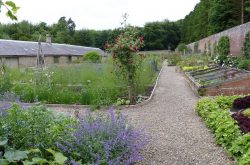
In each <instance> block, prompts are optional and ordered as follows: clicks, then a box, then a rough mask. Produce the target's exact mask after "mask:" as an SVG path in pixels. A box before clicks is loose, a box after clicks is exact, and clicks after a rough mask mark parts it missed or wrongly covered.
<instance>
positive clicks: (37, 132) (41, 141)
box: [1, 105, 74, 149]
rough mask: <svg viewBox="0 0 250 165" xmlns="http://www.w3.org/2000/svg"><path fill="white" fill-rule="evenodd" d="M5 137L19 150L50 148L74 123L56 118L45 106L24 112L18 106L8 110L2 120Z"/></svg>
mask: <svg viewBox="0 0 250 165" xmlns="http://www.w3.org/2000/svg"><path fill="white" fill-rule="evenodd" d="M1 122H3V126H4V132H5V135H6V136H8V137H10V139H11V142H10V143H11V145H12V146H13V147H14V148H17V149H20V148H21V149H28V148H40V149H42V148H50V147H53V146H54V143H55V142H56V140H57V139H58V138H60V137H62V136H63V135H64V131H65V130H66V127H67V126H68V125H69V124H70V123H72V124H73V123H74V121H73V120H72V119H70V118H68V117H63V116H55V115H53V113H52V112H50V111H49V110H47V109H46V108H45V107H43V106H38V107H31V108H29V109H26V110H23V109H22V108H21V107H20V106H18V105H13V107H12V108H11V109H10V110H8V115H7V116H6V117H5V118H4V119H2V121H1Z"/></svg>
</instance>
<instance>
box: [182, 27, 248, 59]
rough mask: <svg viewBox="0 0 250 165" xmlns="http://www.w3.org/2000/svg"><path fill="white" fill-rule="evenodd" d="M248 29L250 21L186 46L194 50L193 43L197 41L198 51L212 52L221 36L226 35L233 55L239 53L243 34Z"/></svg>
mask: <svg viewBox="0 0 250 165" xmlns="http://www.w3.org/2000/svg"><path fill="white" fill-rule="evenodd" d="M248 31H250V22H248V23H246V24H243V25H240V26H236V27H234V28H231V29H228V30H225V31H223V32H220V33H217V34H214V35H211V36H209V37H207V38H204V39H201V40H200V41H197V42H194V43H191V44H188V45H187V46H188V47H189V48H190V49H192V51H193V52H194V51H195V43H198V51H199V52H204V53H208V52H210V53H213V52H214V47H215V45H217V43H218V41H219V39H220V38H221V37H222V36H228V37H229V39H230V54H231V55H233V56H238V55H240V54H241V49H242V46H243V41H244V37H245V34H246V33H247V32H248Z"/></svg>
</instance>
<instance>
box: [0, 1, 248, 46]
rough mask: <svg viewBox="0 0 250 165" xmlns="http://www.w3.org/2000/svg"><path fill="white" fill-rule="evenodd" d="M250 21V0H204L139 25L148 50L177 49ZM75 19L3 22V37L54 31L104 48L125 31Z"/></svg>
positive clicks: (63, 39)
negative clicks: (175, 17)
mask: <svg viewBox="0 0 250 165" xmlns="http://www.w3.org/2000/svg"><path fill="white" fill-rule="evenodd" d="M248 21H250V0H201V1H200V3H198V4H197V5H196V6H195V8H194V10H193V11H192V12H190V13H189V14H188V15H187V16H186V17H185V18H184V19H182V20H179V21H176V22H170V21H168V20H164V21H159V22H150V23H146V24H145V25H144V26H143V27H138V29H139V30H140V33H141V35H143V36H144V39H145V47H144V50H164V49H165V50H166V49H171V50H174V49H175V48H176V47H177V45H178V44H179V43H180V42H182V43H191V42H194V41H197V40H199V39H202V38H204V37H207V36H209V35H211V34H214V33H217V32H221V31H223V30H226V29H228V28H231V27H234V26H237V25H239V24H241V23H245V22H248ZM75 28H76V24H75V23H74V21H73V20H72V19H71V18H69V19H66V17H61V18H60V19H59V20H58V22H57V23H55V24H52V25H48V24H46V23H45V22H41V23H39V24H31V23H29V22H28V21H22V22H19V23H14V24H0V38H1V39H13V40H25V41H38V38H39V36H40V35H41V36H43V38H42V41H45V36H46V34H51V36H52V41H53V42H54V43H67V44H74V45H82V46H90V47H98V48H101V49H103V47H104V45H105V43H106V41H109V42H111V41H113V40H114V38H115V37H116V36H117V35H118V34H119V33H121V32H122V30H121V29H119V28H118V29H113V30H89V29H81V30H76V29H75Z"/></svg>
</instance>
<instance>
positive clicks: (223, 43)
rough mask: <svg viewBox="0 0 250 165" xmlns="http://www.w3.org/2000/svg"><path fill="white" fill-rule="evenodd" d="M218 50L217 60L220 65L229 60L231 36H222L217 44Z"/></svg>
mask: <svg viewBox="0 0 250 165" xmlns="http://www.w3.org/2000/svg"><path fill="white" fill-rule="evenodd" d="M217 50H218V57H217V62H218V64H219V65H222V64H224V63H227V61H228V54H229V52H230V40H229V37H227V36H223V37H221V38H220V40H219V42H218V46H217Z"/></svg>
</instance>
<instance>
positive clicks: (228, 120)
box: [196, 96, 250, 165]
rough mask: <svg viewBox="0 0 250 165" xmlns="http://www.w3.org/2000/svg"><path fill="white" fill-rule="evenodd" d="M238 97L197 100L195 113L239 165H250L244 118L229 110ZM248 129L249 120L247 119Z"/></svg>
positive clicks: (249, 138) (249, 139) (248, 140)
mask: <svg viewBox="0 0 250 165" xmlns="http://www.w3.org/2000/svg"><path fill="white" fill-rule="evenodd" d="M238 97H239V96H230V97H228V96H227V97H225V96H219V97H215V98H202V99H201V100H199V102H198V104H197V106H196V111H197V112H198V114H199V115H200V116H201V117H202V119H203V120H204V122H205V124H206V125H207V127H208V128H210V129H211V130H212V132H213V133H214V136H215V139H216V142H217V143H218V144H219V145H222V146H223V147H224V149H226V150H227V151H228V153H229V156H231V157H232V158H234V159H235V160H236V161H237V164H239V165H249V164H250V133H249V131H247V129H246V127H245V126H246V125H245V126H243V124H246V118H247V117H246V116H245V118H244V119H243V118H242V115H240V114H239V113H235V114H234V115H231V113H230V112H229V110H230V109H231V108H232V107H233V102H234V100H235V99H237V98H238ZM248 129H249V118H248Z"/></svg>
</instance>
